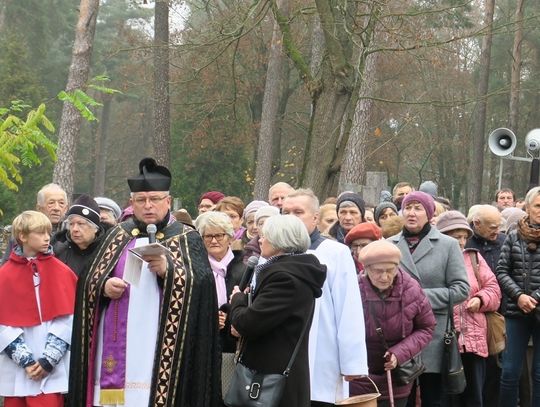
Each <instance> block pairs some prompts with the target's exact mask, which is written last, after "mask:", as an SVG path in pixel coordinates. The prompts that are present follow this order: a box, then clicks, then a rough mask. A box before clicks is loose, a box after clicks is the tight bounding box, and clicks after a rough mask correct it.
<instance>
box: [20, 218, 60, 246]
mask: <svg viewBox="0 0 540 407" xmlns="http://www.w3.org/2000/svg"><path fill="white" fill-rule="evenodd" d="M51 231H52V224H51V221H50V220H49V218H48V217H47V216H45V215H44V214H43V213H41V212H38V211H24V212H23V213H21V214H20V215H19V216H17V217H16V218H15V219H13V223H12V226H11V233H12V235H13V237H15V239H17V242H18V243H19V244H21V242H20V241H19V235H21V234H22V235H25V236H26V235H28V234H30V233H31V232H38V233H42V232H48V233H49V234H50V233H51Z"/></svg>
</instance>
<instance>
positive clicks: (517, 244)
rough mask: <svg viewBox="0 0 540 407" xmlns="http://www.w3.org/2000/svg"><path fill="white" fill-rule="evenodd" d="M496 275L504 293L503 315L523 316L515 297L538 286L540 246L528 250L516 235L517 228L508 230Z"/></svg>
mask: <svg viewBox="0 0 540 407" xmlns="http://www.w3.org/2000/svg"><path fill="white" fill-rule="evenodd" d="M496 275H497V280H498V281H499V285H500V286H501V289H502V291H503V293H504V294H505V297H504V299H503V301H504V302H503V307H502V309H503V312H504V315H505V316H506V317H511V318H525V317H526V314H524V313H523V312H522V311H521V309H519V307H518V305H517V299H518V297H519V296H520V295H521V294H528V295H530V294H531V293H532V292H533V291H534V290H537V289H539V288H540V247H539V248H537V249H536V250H535V251H533V252H529V250H528V249H527V243H526V242H524V241H523V240H522V239H521V238H520V237H519V236H518V234H517V230H514V231H512V232H510V234H509V235H508V237H507V238H506V240H505V241H504V244H503V246H502V249H501V256H500V257H499V263H498V264H497V273H496Z"/></svg>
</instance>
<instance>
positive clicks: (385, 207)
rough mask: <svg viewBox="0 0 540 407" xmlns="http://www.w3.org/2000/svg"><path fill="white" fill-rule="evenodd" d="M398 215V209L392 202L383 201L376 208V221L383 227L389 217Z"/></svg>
mask: <svg viewBox="0 0 540 407" xmlns="http://www.w3.org/2000/svg"><path fill="white" fill-rule="evenodd" d="M396 216H398V209H397V206H396V205H394V204H393V203H392V202H381V203H380V204H379V205H377V207H376V208H375V212H374V218H375V223H376V224H377V225H379V226H381V227H382V225H383V223H384V222H386V221H387V220H388V219H390V218H392V217H396Z"/></svg>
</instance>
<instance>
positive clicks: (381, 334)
mask: <svg viewBox="0 0 540 407" xmlns="http://www.w3.org/2000/svg"><path fill="white" fill-rule="evenodd" d="M372 306H373V303H372V302H370V303H369V305H368V310H369V313H370V314H371V317H372V318H373V320H374V321H375V332H377V336H378V337H379V339H380V340H381V342H382V344H383V346H384V348H385V349H386V350H388V348H389V347H388V343H387V342H386V338H385V337H384V332H383V329H382V327H381V322H380V320H379V318H378V317H377V315H375V313H374V312H373V308H372Z"/></svg>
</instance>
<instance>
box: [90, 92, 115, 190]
mask: <svg viewBox="0 0 540 407" xmlns="http://www.w3.org/2000/svg"><path fill="white" fill-rule="evenodd" d="M111 99H112V98H111V96H110V95H106V96H105V97H104V100H103V109H102V111H101V121H100V123H99V127H98V130H97V132H96V148H95V160H96V161H95V167H94V196H103V195H105V174H106V169H107V129H108V126H109V118H110V115H111Z"/></svg>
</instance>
